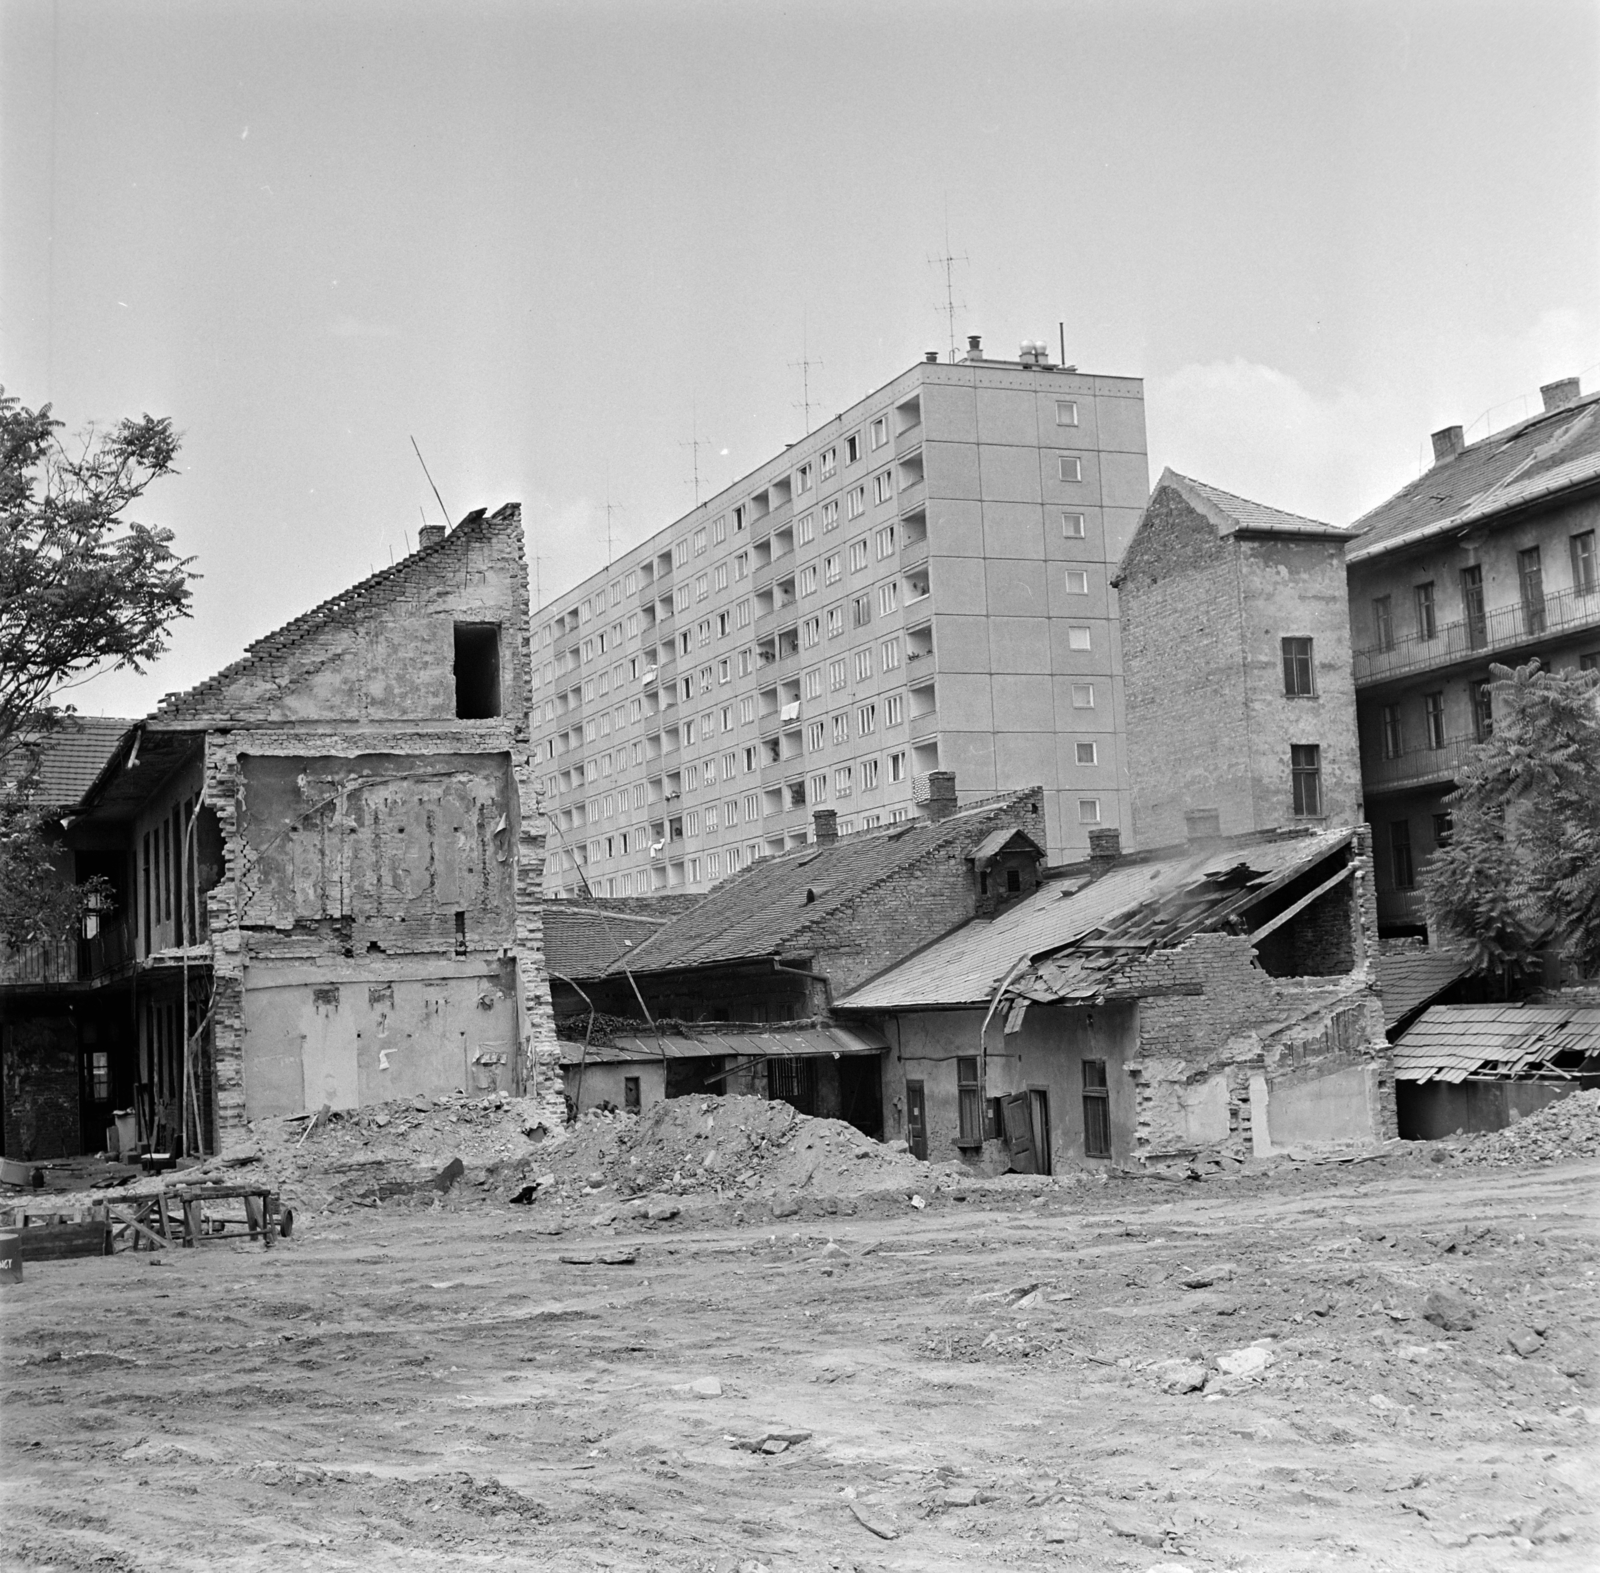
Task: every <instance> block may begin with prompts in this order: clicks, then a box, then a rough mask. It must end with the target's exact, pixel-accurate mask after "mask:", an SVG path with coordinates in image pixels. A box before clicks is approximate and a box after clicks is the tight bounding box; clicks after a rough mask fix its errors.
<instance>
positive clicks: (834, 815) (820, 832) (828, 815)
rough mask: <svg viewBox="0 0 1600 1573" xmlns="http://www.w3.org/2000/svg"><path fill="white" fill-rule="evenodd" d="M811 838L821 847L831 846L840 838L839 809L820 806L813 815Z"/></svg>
mask: <svg viewBox="0 0 1600 1573" xmlns="http://www.w3.org/2000/svg"><path fill="white" fill-rule="evenodd" d="M811 827H812V828H811V839H812V841H814V842H815V843H816V844H817V845H818V846H819V847H831V846H834V845H836V844H837V842H838V840H839V813H838V810H837V809H832V808H819V809H817V810H815V811H814V812H813V814H812V815H811Z"/></svg>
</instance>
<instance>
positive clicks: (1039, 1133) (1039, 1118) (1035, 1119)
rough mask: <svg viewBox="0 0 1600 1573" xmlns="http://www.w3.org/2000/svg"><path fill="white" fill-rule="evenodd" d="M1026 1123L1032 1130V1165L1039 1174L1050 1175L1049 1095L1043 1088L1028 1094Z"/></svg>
mask: <svg viewBox="0 0 1600 1573" xmlns="http://www.w3.org/2000/svg"><path fill="white" fill-rule="evenodd" d="M1028 1116H1029V1120H1028V1123H1029V1124H1030V1126H1031V1127H1032V1129H1033V1164H1034V1168H1035V1170H1036V1171H1037V1172H1038V1173H1039V1174H1049V1173H1050V1094H1049V1093H1047V1092H1046V1091H1045V1090H1044V1088H1043V1087H1034V1088H1031V1089H1030V1090H1029V1092H1028Z"/></svg>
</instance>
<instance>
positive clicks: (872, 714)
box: [856, 705, 878, 737]
mask: <svg viewBox="0 0 1600 1573" xmlns="http://www.w3.org/2000/svg"><path fill="white" fill-rule="evenodd" d="M877 730H878V707H877V706H876V705H861V706H860V707H859V708H858V709H857V710H856V736H857V737H871V736H872V734H873V733H874V732H876V731H877Z"/></svg>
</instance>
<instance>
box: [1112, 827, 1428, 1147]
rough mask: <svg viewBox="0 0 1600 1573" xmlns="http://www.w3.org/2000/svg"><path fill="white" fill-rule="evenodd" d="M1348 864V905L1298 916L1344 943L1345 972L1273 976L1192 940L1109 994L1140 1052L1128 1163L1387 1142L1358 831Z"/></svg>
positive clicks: (1381, 1045) (1212, 942) (1216, 943)
mask: <svg viewBox="0 0 1600 1573" xmlns="http://www.w3.org/2000/svg"><path fill="white" fill-rule="evenodd" d="M1350 856H1351V859H1352V862H1353V864H1354V870H1353V873H1352V874H1351V876H1350V883H1351V888H1352V895H1353V899H1347V900H1344V901H1342V902H1331V903H1329V902H1326V901H1319V902H1317V903H1314V904H1313V906H1312V907H1310V908H1307V909H1306V912H1305V913H1304V914H1302V920H1303V921H1305V922H1306V926H1307V930H1308V932H1309V933H1310V934H1311V935H1312V936H1315V935H1316V934H1317V933H1321V934H1323V935H1325V936H1326V938H1327V942H1328V943H1329V944H1330V945H1335V946H1338V947H1340V949H1341V950H1343V949H1344V948H1345V947H1348V950H1349V953H1350V955H1351V957H1352V965H1351V967H1350V970H1349V971H1347V972H1344V973H1332V974H1325V975H1308V976H1300V977H1273V976H1271V975H1269V974H1268V973H1267V971H1266V970H1265V969H1264V968H1263V967H1262V966H1261V964H1260V961H1259V959H1258V957H1257V954H1256V949H1255V947H1254V946H1253V945H1252V944H1251V943H1250V940H1249V939H1248V937H1246V936H1244V935H1234V934H1221V933H1204V934H1197V935H1195V936H1194V937H1193V938H1191V939H1189V940H1188V941H1186V942H1185V943H1184V944H1182V945H1179V946H1177V947H1175V948H1173V949H1171V950H1160V951H1156V952H1155V953H1154V954H1152V955H1151V956H1149V957H1148V958H1146V959H1144V960H1143V961H1141V962H1139V963H1137V964H1135V965H1133V966H1131V967H1129V968H1128V969H1126V970H1125V971H1124V973H1123V974H1122V976H1121V977H1120V978H1119V979H1118V983H1117V986H1116V988H1115V989H1114V990H1111V991H1109V992H1110V997H1113V998H1124V999H1136V1000H1137V1001H1138V1008H1139V1047H1138V1051H1137V1054H1136V1056H1134V1057H1132V1058H1130V1060H1129V1062H1128V1067H1127V1068H1128V1072H1129V1075H1130V1076H1132V1077H1133V1078H1134V1080H1135V1082H1136V1084H1137V1088H1138V1120H1137V1129H1136V1138H1135V1149H1136V1151H1137V1153H1138V1154H1139V1156H1141V1157H1143V1158H1146V1159H1149V1158H1157V1157H1160V1156H1162V1155H1164V1154H1167V1155H1175V1154H1184V1153H1195V1152H1202V1151H1215V1152H1225V1153H1227V1154H1229V1155H1231V1156H1233V1157H1235V1158H1240V1159H1243V1158H1246V1157H1249V1156H1250V1155H1252V1154H1253V1153H1254V1154H1265V1153H1267V1152H1270V1151H1272V1150H1273V1148H1274V1147H1280V1146H1284V1145H1288V1144H1291V1143H1293V1144H1315V1143H1318V1142H1333V1141H1345V1140H1357V1141H1359V1140H1381V1139H1385V1138H1388V1137H1391V1136H1394V1135H1395V1134H1396V1131H1397V1126H1396V1117H1395V1100H1394V1066H1393V1061H1392V1058H1391V1054H1390V1050H1389V1046H1388V1042H1387V1039H1386V1037H1385V1034H1384V1027H1383V1006H1382V1002H1381V1000H1380V998H1379V996H1378V992H1377V988H1376V984H1375V979H1374V975H1373V972H1372V968H1371V965H1370V962H1371V957H1372V956H1373V954H1374V953H1375V950H1376V938H1375V936H1376V933H1377V922H1376V909H1375V905H1374V901H1373V896H1372V858H1371V849H1370V845H1369V843H1368V837H1367V835H1366V832H1365V831H1361V832H1358V833H1357V835H1356V837H1355V838H1354V840H1353V841H1352V843H1351V848H1350ZM1341 888H1342V887H1335V890H1334V892H1332V894H1334V895H1337V894H1338V892H1339V890H1340V889H1341ZM1318 908H1325V911H1324V912H1322V913H1318V910H1317V909H1318ZM1329 913H1331V914H1334V916H1332V917H1330V916H1328V915H1327V914H1329ZM1335 925H1337V926H1335ZM1294 943H1295V944H1297V945H1299V946H1302V947H1303V946H1304V945H1305V944H1306V943H1307V941H1306V940H1305V939H1303V938H1302V939H1297V940H1296V941H1295V942H1294Z"/></svg>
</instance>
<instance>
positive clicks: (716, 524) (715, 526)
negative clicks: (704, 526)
mask: <svg viewBox="0 0 1600 1573" xmlns="http://www.w3.org/2000/svg"><path fill="white" fill-rule="evenodd" d="M727 538H728V516H727V514H725V513H719V514H718V515H717V516H716V518H715V519H713V520H712V521H711V539H712V540H713V541H715V542H716V543H717V545H718V546H721V545H722V543H723V542H724V541H725V540H727Z"/></svg>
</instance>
